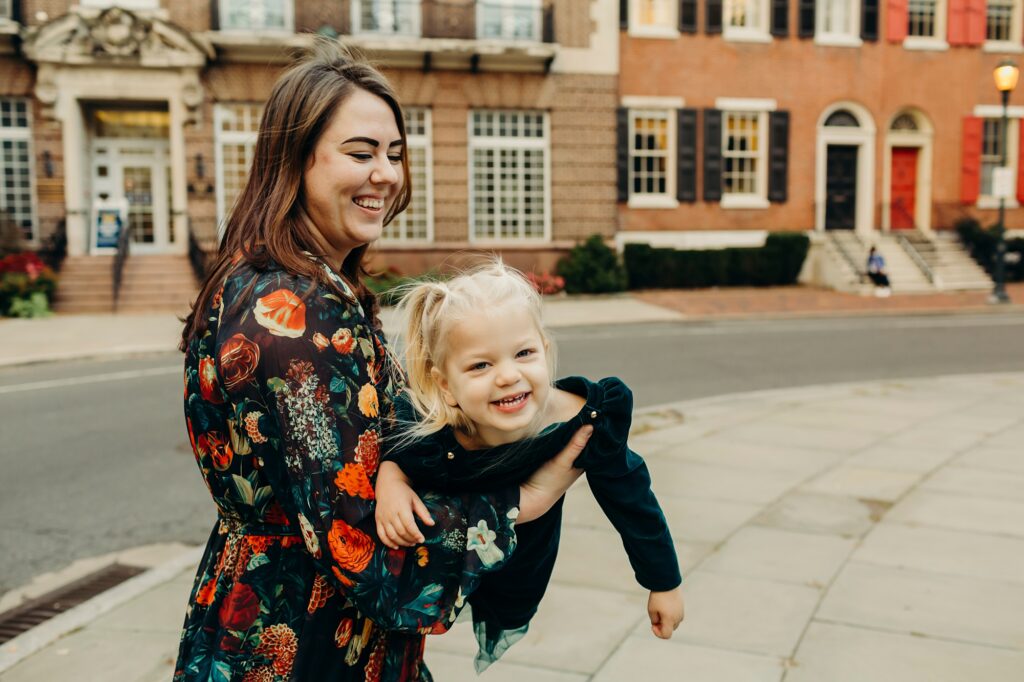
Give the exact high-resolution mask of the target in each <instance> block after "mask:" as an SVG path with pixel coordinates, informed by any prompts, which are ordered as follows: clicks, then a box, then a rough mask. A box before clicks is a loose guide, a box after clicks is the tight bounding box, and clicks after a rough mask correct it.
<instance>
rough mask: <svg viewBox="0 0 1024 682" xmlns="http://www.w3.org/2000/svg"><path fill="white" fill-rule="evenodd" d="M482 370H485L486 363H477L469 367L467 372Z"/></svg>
mask: <svg viewBox="0 0 1024 682" xmlns="http://www.w3.org/2000/svg"><path fill="white" fill-rule="evenodd" d="M482 369H487V363H486V362H478V363H476V364H475V365H472V366H470V368H469V371H471V372H477V371H480V370H482Z"/></svg>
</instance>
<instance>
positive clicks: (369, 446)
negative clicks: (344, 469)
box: [355, 430, 380, 477]
mask: <svg viewBox="0 0 1024 682" xmlns="http://www.w3.org/2000/svg"><path fill="white" fill-rule="evenodd" d="M355 459H356V461H357V462H359V463H360V464H362V465H363V468H364V469H366V475H367V476H370V477H372V476H373V475H374V474H375V473H377V466H378V465H379V464H380V442H379V441H378V440H377V432H376V431H374V430H370V431H366V432H364V433H361V434H359V442H358V443H357V444H356V458H355Z"/></svg>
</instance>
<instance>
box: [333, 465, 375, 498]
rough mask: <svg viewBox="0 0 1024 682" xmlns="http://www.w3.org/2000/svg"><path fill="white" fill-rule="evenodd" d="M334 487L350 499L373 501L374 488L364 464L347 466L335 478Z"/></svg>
mask: <svg viewBox="0 0 1024 682" xmlns="http://www.w3.org/2000/svg"><path fill="white" fill-rule="evenodd" d="M334 485H336V486H337V487H338V490H342V491H344V492H345V494H347V495H348V496H349V497H361V498H363V499H364V500H372V499H373V486H372V485H370V479H369V477H368V476H367V475H366V469H364V468H363V465H362V464H346V465H345V466H344V468H342V470H341V471H339V472H338V475H337V476H336V477H335V478H334Z"/></svg>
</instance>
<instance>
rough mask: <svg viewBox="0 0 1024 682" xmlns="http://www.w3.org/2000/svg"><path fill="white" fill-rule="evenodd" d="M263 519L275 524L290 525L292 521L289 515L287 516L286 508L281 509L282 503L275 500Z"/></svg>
mask: <svg viewBox="0 0 1024 682" xmlns="http://www.w3.org/2000/svg"><path fill="white" fill-rule="evenodd" d="M263 520H264V521H266V522H267V523H272V524H274V525H275V526H289V525H291V523H290V522H289V521H288V517H287V516H285V513H284V510H283V509H281V504H280V503H279V502H278V501H277V500H274V501H273V502H271V503H270V506H269V507H267V511H266V512H265V513H264V514H263Z"/></svg>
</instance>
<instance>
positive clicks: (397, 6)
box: [352, 0, 422, 36]
mask: <svg viewBox="0 0 1024 682" xmlns="http://www.w3.org/2000/svg"><path fill="white" fill-rule="evenodd" d="M421 14H422V10H421V8H420V2H419V0H354V2H353V3H352V26H354V27H355V31H354V32H355V33H377V34H385V35H402V36H418V35H419V34H420V16H421Z"/></svg>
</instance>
